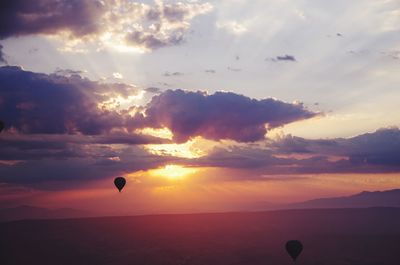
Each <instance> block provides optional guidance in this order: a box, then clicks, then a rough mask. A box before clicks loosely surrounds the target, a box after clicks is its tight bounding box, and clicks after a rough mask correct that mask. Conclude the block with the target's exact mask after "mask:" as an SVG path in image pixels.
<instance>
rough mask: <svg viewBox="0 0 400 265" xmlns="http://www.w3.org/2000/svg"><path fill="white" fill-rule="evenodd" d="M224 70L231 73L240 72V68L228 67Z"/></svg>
mask: <svg viewBox="0 0 400 265" xmlns="http://www.w3.org/2000/svg"><path fill="white" fill-rule="evenodd" d="M226 69H228V70H229V71H232V72H240V71H242V69H240V68H232V67H230V66H228V67H227V68H226Z"/></svg>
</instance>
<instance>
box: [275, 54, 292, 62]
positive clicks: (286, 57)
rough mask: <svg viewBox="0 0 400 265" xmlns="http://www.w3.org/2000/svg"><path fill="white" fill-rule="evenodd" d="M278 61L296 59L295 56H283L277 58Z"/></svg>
mask: <svg viewBox="0 0 400 265" xmlns="http://www.w3.org/2000/svg"><path fill="white" fill-rule="evenodd" d="M276 60H278V61H293V62H295V61H296V58H295V57H294V56H293V55H287V54H286V55H283V56H277V57H276Z"/></svg>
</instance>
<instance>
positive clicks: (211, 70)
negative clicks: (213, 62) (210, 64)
mask: <svg viewBox="0 0 400 265" xmlns="http://www.w3.org/2000/svg"><path fill="white" fill-rule="evenodd" d="M204 72H205V73H207V74H215V73H216V72H217V71H215V70H214V69H207V70H205V71H204Z"/></svg>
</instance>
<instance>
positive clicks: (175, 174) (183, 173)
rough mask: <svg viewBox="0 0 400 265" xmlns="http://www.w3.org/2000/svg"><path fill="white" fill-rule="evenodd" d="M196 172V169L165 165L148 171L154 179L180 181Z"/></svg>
mask: <svg viewBox="0 0 400 265" xmlns="http://www.w3.org/2000/svg"><path fill="white" fill-rule="evenodd" d="M197 171H198V169H196V168H187V167H183V166H180V165H166V166H164V167H162V168H158V169H152V170H150V171H149V173H150V175H152V176H156V177H163V178H166V179H170V180H180V179H184V178H185V177H187V176H189V175H191V174H194V173H196V172H197Z"/></svg>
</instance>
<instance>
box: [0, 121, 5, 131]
mask: <svg viewBox="0 0 400 265" xmlns="http://www.w3.org/2000/svg"><path fill="white" fill-rule="evenodd" d="M4 127H5V125H4V122H2V121H0V132H1V131H2V130H3V129H4Z"/></svg>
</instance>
